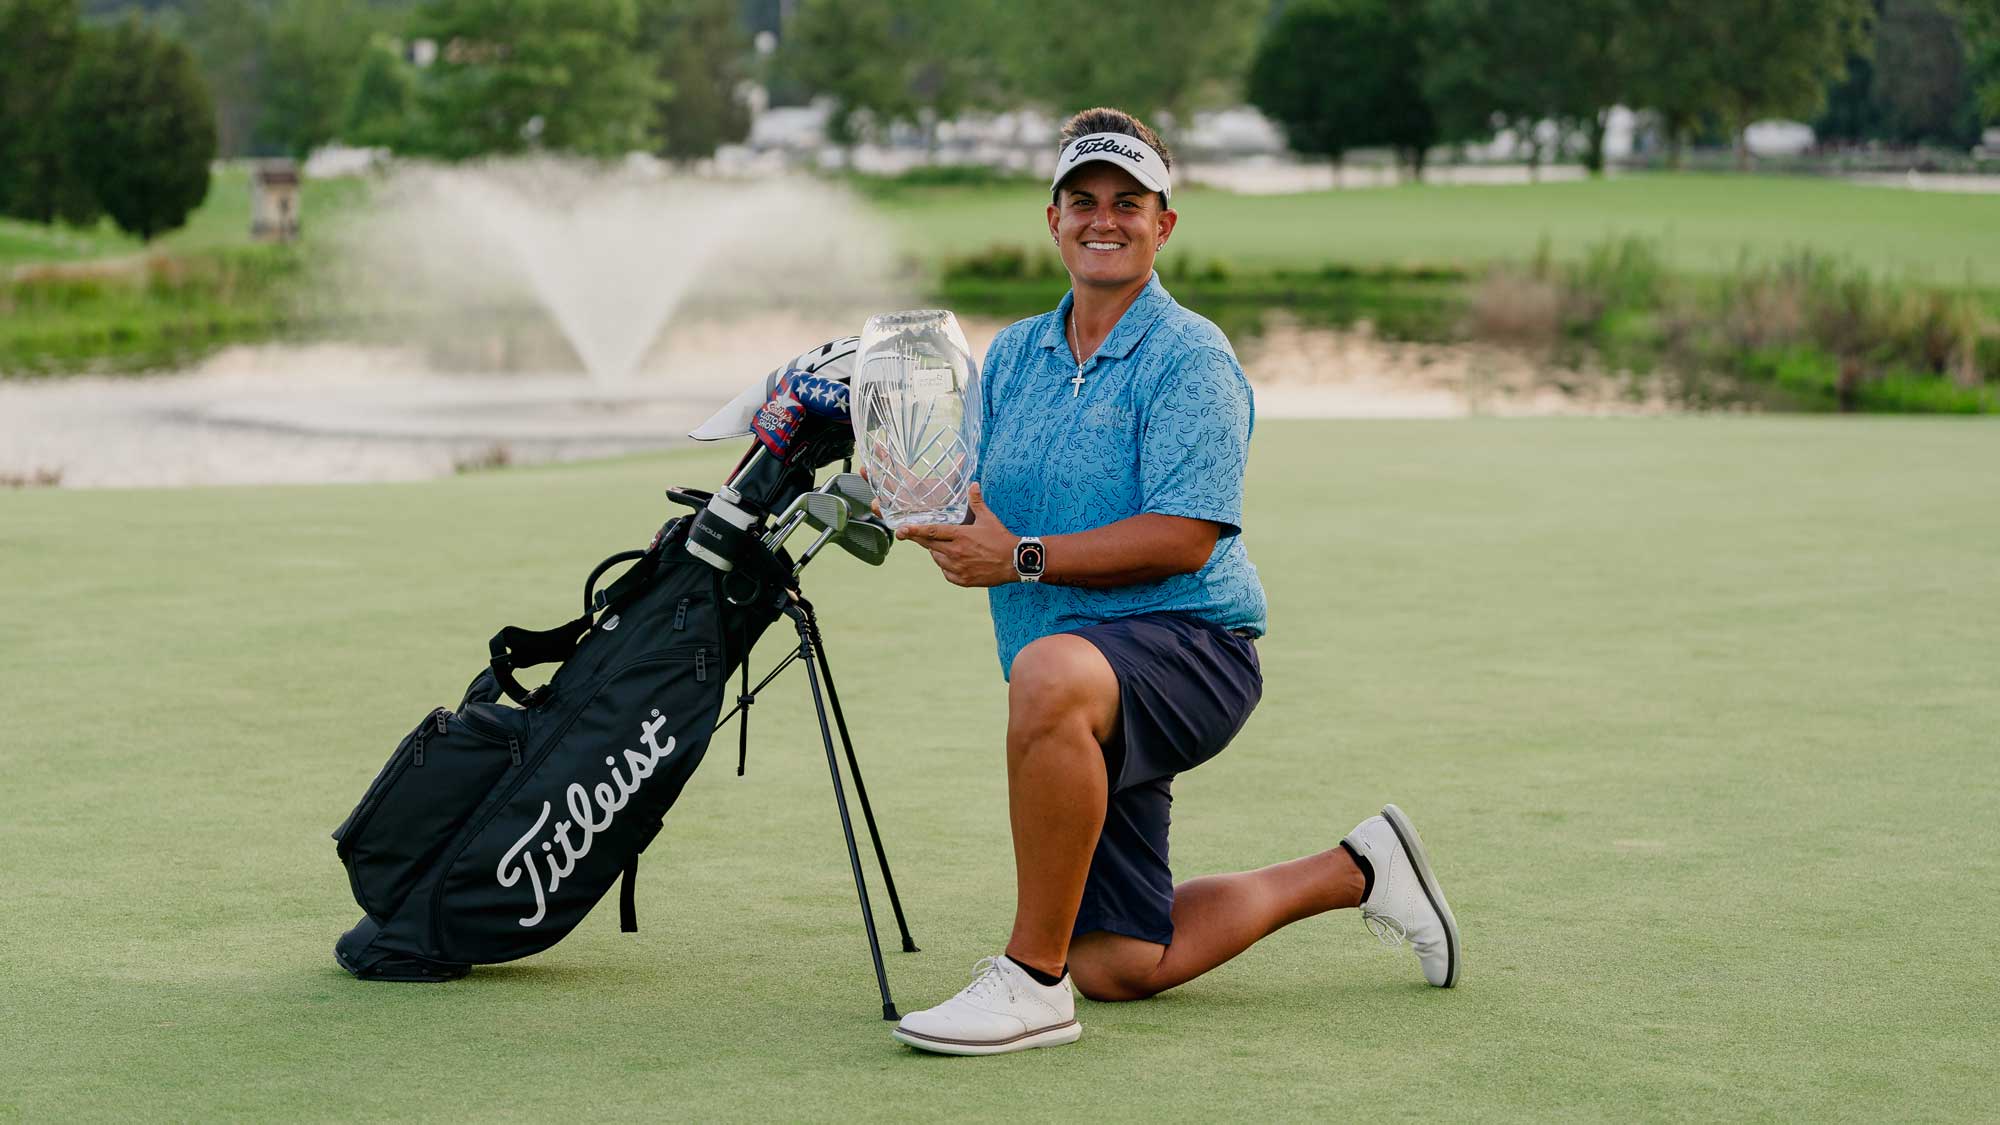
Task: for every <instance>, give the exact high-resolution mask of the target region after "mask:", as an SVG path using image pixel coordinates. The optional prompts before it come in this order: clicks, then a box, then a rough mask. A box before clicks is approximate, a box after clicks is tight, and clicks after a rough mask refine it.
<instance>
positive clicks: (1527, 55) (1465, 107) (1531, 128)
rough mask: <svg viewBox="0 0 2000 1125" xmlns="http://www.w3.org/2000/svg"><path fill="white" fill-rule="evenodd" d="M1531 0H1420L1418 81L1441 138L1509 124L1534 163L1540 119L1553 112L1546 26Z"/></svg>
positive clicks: (1556, 106) (1555, 97)
mask: <svg viewBox="0 0 2000 1125" xmlns="http://www.w3.org/2000/svg"><path fill="white" fill-rule="evenodd" d="M1540 13H1541V6H1540V4H1539V3H1538V0H1425V5H1424V15H1425V20H1424V29H1423V40H1422V52H1423V69H1422V73H1421V79H1420V84H1421V86H1422V88H1423V92H1424V97H1425V100H1426V101H1427V102H1428V103H1429V105H1430V106H1431V111H1432V113H1433V114H1435V115H1436V116H1437V118H1438V121H1439V125H1440V127H1441V130H1442V131H1443V133H1444V135H1445V136H1447V137H1451V138H1458V139H1472V138H1481V137H1490V136H1492V135H1493V134H1494V133H1495V132H1496V131H1498V130H1500V129H1503V128H1505V129H1512V130H1513V131H1514V133H1515V135H1516V136H1518V137H1520V138H1521V139H1522V141H1523V142H1524V143H1526V144H1527V145H1528V146H1529V155H1528V163H1529V166H1530V167H1534V166H1537V165H1539V164H1540V163H1541V158H1542V151H1541V139H1540V138H1541V134H1540V131H1539V129H1538V126H1539V124H1540V123H1541V122H1543V121H1545V120H1547V119H1549V118H1551V117H1557V116H1559V115H1560V113H1561V110H1560V103H1561V100H1562V99H1561V97H1560V91H1559V90H1558V87H1557V80H1558V75H1557V73H1556V71H1557V68H1556V67H1554V66H1551V65H1550V64H1549V62H1548V60H1549V59H1551V58H1554V57H1556V56H1555V55H1554V54H1553V52H1554V51H1555V49H1556V46H1555V39H1556V36H1555V35H1554V34H1553V25H1552V23H1551V22H1550V21H1549V20H1548V19H1545V18H1543V17H1542V15H1541V14H1540Z"/></svg>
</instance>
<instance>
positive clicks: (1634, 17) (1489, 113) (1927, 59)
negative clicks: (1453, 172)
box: [1247, 0, 2000, 172]
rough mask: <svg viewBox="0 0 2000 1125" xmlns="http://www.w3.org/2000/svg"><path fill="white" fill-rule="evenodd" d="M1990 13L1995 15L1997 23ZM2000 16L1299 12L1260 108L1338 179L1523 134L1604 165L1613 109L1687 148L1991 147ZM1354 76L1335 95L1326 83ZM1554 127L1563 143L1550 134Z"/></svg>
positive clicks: (1614, 3) (1828, 5)
mask: <svg viewBox="0 0 2000 1125" xmlns="http://www.w3.org/2000/svg"><path fill="white" fill-rule="evenodd" d="M1975 8H1982V9H1983V15H1982V13H1981V12H1978V11H1975V10H1974V9H1975ZM1996 8H2000V0H1964V3H1961V2H1960V0H1293V2H1291V3H1287V4H1286V5H1285V6H1284V9H1283V11H1282V12H1281V13H1280V14H1279V15H1278V17H1277V19H1276V21H1275V23H1274V24H1273V26H1272V28H1271V31H1270V33H1269V34H1267V35H1266V36H1265V37H1264V40H1263V42H1262V44H1261V45H1260V47H1259V48H1258V50H1257V53H1256V55H1255V57H1254V58H1253V60H1252V62H1251V66H1250V72H1249V78H1248V83H1247V88H1248V94H1249V97H1250V100H1251V101H1252V102H1253V103H1255V104H1256V105H1257V106H1258V107H1259V108H1260V109H1262V110H1263V111H1264V112H1265V113H1266V114H1268V115H1269V116H1271V117H1272V118H1274V119H1275V120H1277V121H1278V122H1280V123H1281V124H1282V126H1283V128H1284V129H1285V133H1286V136H1287V138H1288V140H1289V141H1290V144H1291V146H1292V148H1293V149H1295V150H1297V151H1299V152H1301V153H1312V154H1317V155H1321V156H1326V157H1331V158H1333V159H1335V160H1338V159H1339V158H1340V157H1341V156H1342V155H1343V154H1344V153H1346V152H1347V151H1349V150H1352V149H1355V148H1363V147H1383V148H1391V149H1394V150H1395V151H1396V152H1397V153H1399V154H1400V155H1401V157H1402V159H1403V160H1404V161H1405V162H1406V163H1408V164H1410V165H1412V166H1414V167H1415V168H1416V169H1417V170H1418V171H1421V166H1422V162H1423V159H1424V154H1425V153H1426V152H1428V151H1429V150H1430V149H1431V148H1433V147H1434V146H1437V145H1440V144H1448V143H1454V142H1474V141H1484V140H1486V139H1488V138H1490V137H1492V136H1494V135H1495V134H1496V133H1497V132H1498V131H1500V130H1502V129H1506V130H1511V131H1512V132H1513V133H1514V134H1515V136H1517V137H1518V138H1521V139H1522V140H1523V141H1525V142H1526V143H1527V145H1528V147H1529V150H1530V152H1529V158H1530V160H1536V159H1538V158H1539V157H1540V156H1541V147H1542V145H1543V143H1544V142H1545V140H1548V139H1551V138H1553V139H1556V140H1558V141H1560V140H1561V139H1564V138H1568V137H1577V138H1580V139H1581V145H1580V148H1581V153H1580V155H1581V157H1582V160H1583V163H1584V165H1585V166H1586V167H1588V168H1589V169H1590V170H1591V171H1592V172H1597V171H1600V170H1601V169H1602V168H1603V165H1604V143H1605V135H1606V129H1607V126H1608V125H1609V117H1610V112H1611V110H1612V108H1613V107H1614V106H1621V105H1622V106H1626V107H1629V108H1632V109H1636V110H1641V111H1644V112H1646V113H1647V114H1648V115H1649V116H1650V118H1651V122H1652V125H1653V128H1654V131H1655V132H1656V133H1657V134H1658V135H1659V136H1660V137H1661V138H1662V139H1663V140H1664V142H1665V145H1666V148H1667V151H1668V161H1669V163H1670V164H1672V165H1678V164H1679V163H1680V155H1681V151H1682V149H1683V147H1684V146H1685V145H1686V144H1687V142H1688V141H1689V140H1690V139H1693V138H1698V137H1699V138H1704V139H1715V138H1727V139H1731V140H1733V141H1734V142H1735V144H1736V146H1737V152H1738V154H1739V159H1741V158H1744V157H1745V156H1746V155H1747V153H1746V150H1745V148H1744V145H1743V140H1742V138H1743V135H1744V130H1745V128H1746V127H1747V126H1748V125H1750V124H1751V123H1752V122H1754V121H1759V120H1763V119H1767V118H1792V119H1798V120H1805V121H1810V122H1812V123H1813V124H1814V126H1815V127H1816V130H1817V133H1818V135H1819V136H1820V137H1821V139H1822V140H1828V141H1834V142H1849V143H1855V142H1866V141H1884V142H1890V143H1915V142H1932V143H1939V144H1945V145H1952V146H1958V147H1967V146H1970V145H1971V144H1973V143H1976V141H1977V139H1978V137H1979V132H1980V124H1981V118H1982V113H1981V109H1982V105H1981V102H1982V99H1984V100H1985V106H1984V109H1985V116H1986V117H1987V119H1993V118H1994V117H2000V46H1996V43H1995V41H1994V38H1993V37H1994V35H1995V33H1996V31H2000V28H1996V26H1995V25H1996V24H2000V19H1996V18H1994V12H1995V10H1996ZM1331 76H1340V77H1339V78H1338V79H1336V80H1327V79H1328V78H1330V77H1331ZM1542 123H1551V124H1553V125H1554V126H1555V128H1554V129H1553V130H1543V129H1541V128H1539V126H1541V125H1542Z"/></svg>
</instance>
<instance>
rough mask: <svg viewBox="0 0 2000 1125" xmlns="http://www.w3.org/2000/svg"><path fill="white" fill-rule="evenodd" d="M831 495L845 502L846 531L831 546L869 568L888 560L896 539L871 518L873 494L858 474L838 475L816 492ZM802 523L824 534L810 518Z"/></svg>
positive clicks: (818, 525) (808, 516)
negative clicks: (808, 524)
mask: <svg viewBox="0 0 2000 1125" xmlns="http://www.w3.org/2000/svg"><path fill="white" fill-rule="evenodd" d="M820 491H822V492H831V493H833V494H835V495H838V496H840V497H841V498H842V499H844V500H846V501H847V529H846V530H845V531H843V532H841V533H840V535H839V536H838V537H836V538H835V539H834V543H835V545H837V546H838V547H839V548H840V549H841V550H843V551H846V552H847V553H848V554H850V555H853V556H854V557H855V558H857V559H860V560H861V561H862V562H864V563H866V564H868V565H869V566H881V565H882V564H883V563H884V562H885V561H887V560H888V558H889V548H890V547H892V546H893V545H894V544H895V542H896V537H895V534H894V533H893V532H891V531H890V530H889V526H888V525H887V524H885V523H883V522H882V521H881V520H880V519H879V518H877V517H876V516H875V515H874V514H873V507H874V503H875V490H874V489H873V488H871V487H869V485H868V481H867V480H866V479H865V478H863V477H862V476H861V475H860V474H859V473H840V474H838V475H837V476H835V477H834V478H833V479H832V480H830V481H828V482H827V484H826V485H825V486H824V487H822V488H821V489H820ZM806 522H807V523H810V524H812V525H813V527H814V528H815V529H817V530H825V525H824V524H822V523H820V522H818V521H817V520H815V519H813V518H812V516H811V515H810V514H808V515H807V517H806Z"/></svg>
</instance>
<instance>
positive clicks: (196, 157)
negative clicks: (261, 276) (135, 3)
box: [57, 16, 215, 241]
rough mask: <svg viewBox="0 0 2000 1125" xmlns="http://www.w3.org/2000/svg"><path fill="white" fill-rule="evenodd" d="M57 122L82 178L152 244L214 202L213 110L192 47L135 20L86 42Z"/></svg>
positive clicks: (115, 215) (117, 217)
mask: <svg viewBox="0 0 2000 1125" xmlns="http://www.w3.org/2000/svg"><path fill="white" fill-rule="evenodd" d="M57 115H58V117H59V118H60V119H61V121H62V128H63V132H64V135H65V137H66V139H67V143H68V145H69V148H70V151H71V152H72V153H73V154H74V160H75V164H76V171H77V173H78V175H79V176H80V177H81V179H82V181H83V182H84V183H85V184H86V185H87V186H88V187H89V188H90V191H91V193H92V194H93V195H94V196H95V197H96V198H97V201H98V202H99V203H101V204H102V205H103V207H104V210H105V211H106V213H108V214H109V215H110V216H111V218H112V221H114V222H116V223H117V224H118V225H119V227H121V228H122V229H124V230H126V231H129V232H130V233H132V234H135V235H138V236H139V237H140V238H142V239H145V240H147V241H151V240H152V239H153V238H154V236H156V235H159V234H162V233H164V232H166V231H170V230H173V229H174V228H176V227H179V226H181V225H182V224H184V223H186V222H187V217H188V214H189V213H190V212H192V211H193V210H194V209H195V208H196V207H198V206H200V205H201V201H202V200H203V199H204V198H205V197H206V196H207V195H208V165H209V161H211V160H213V159H214V158H215V106H214V103H213V102H211V101H210V100H209V96H208V90H207V88H206V87H204V86H203V85H202V80H201V71H200V69H199V67H198V66H197V65H196V63H195V60H194V56H193V55H192V54H191V53H190V52H189V51H188V48H187V47H186V46H185V45H184V44H182V43H180V42H179V41H178V40H174V39H169V38H167V37H166V36H164V35H161V34H160V33H159V32H157V31H155V30H153V29H152V28H149V27H147V26H146V25H145V24H143V23H140V22H139V20H138V18H137V17H136V16H134V17H129V18H127V19H126V20H124V21H123V22H121V23H118V24H116V25H114V26H113V27H111V28H110V29H108V30H105V31H93V32H89V33H86V34H85V36H84V38H83V42H82V46H81V50H80V51H79V52H78V54H77V59H76V65H75V66H74V67H72V68H71V70H70V75H69V81H68V83H67V84H66V85H65V87H64V89H63V94H62V98H61V101H60V103H59V105H58V108H57Z"/></svg>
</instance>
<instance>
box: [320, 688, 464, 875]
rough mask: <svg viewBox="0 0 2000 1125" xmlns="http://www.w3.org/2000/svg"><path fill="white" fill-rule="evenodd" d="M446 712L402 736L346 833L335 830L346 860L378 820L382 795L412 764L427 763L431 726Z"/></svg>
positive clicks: (336, 851) (426, 719) (434, 714)
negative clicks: (354, 844) (363, 832)
mask: <svg viewBox="0 0 2000 1125" xmlns="http://www.w3.org/2000/svg"><path fill="white" fill-rule="evenodd" d="M443 710H444V708H442V707H439V708H436V709H434V710H432V711H431V713H430V714H428V715H426V716H424V718H423V721H422V722H420V723H418V724H417V729H415V730H413V731H411V732H410V733H409V734H407V735H405V736H403V741H402V742H401V743H399V744H398V745H397V746H396V749H395V751H394V752H393V753H391V754H390V755H389V761H388V764H387V765H385V766H383V767H382V772H381V773H380V774H379V775H377V776H376V778H375V783H374V784H373V785H370V786H369V787H368V791H367V792H366V793H363V794H362V795H361V802H360V804H359V805H358V806H356V808H355V810H354V813H353V815H352V816H350V817H349V818H348V822H347V823H346V824H345V825H343V826H342V829H344V830H342V829H336V831H339V832H340V839H338V840H336V841H334V849H333V850H334V854H335V855H337V856H339V857H341V858H343V859H345V858H346V857H347V854H348V852H350V851H352V850H353V848H352V844H351V841H353V839H354V838H355V837H356V836H359V835H360V834H361V830H362V829H364V828H366V827H368V822H369V821H370V820H373V819H374V818H375V810H377V809H379V808H381V807H382V797H383V795H384V794H386V793H388V791H389V789H390V788H391V787H392V786H394V785H395V784H396V782H397V780H398V779H400V778H401V777H402V776H403V771H404V770H405V769H407V768H409V767H410V766H411V765H419V766H420V765H423V764H424V740H425V739H427V738H429V737H430V731H431V725H432V724H433V723H435V722H437V721H438V718H437V716H438V713H439V712H441V711H443ZM406 747H407V748H408V749H409V750H410V753H409V754H408V755H405V754H404V753H403V750H404V749H405V748H406Z"/></svg>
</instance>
